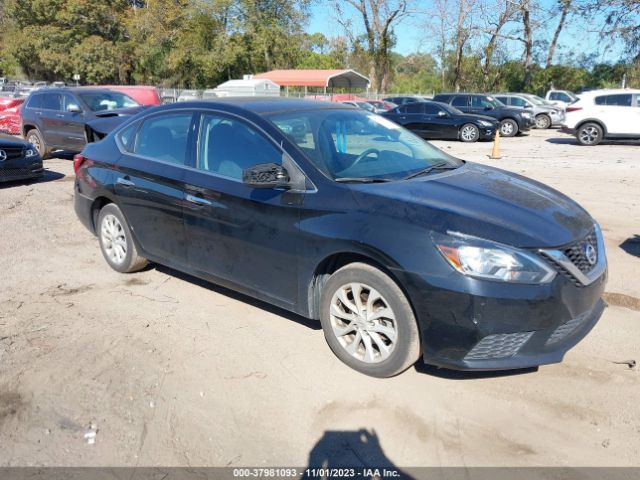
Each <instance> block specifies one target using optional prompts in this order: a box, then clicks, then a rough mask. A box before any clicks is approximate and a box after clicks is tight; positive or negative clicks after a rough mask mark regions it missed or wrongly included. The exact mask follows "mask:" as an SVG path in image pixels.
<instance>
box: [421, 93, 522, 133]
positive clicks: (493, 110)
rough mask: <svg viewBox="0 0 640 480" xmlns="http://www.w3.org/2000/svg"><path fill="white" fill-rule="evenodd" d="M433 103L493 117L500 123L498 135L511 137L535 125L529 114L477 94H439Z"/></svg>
mask: <svg viewBox="0 0 640 480" xmlns="http://www.w3.org/2000/svg"><path fill="white" fill-rule="evenodd" d="M433 100H434V101H435V102H443V103H448V104H450V105H452V106H454V107H456V108H457V109H458V110H462V111H463V112H464V113H477V114H481V115H487V116H489V117H493V118H495V119H496V120H498V121H499V122H500V135H502V136H503V137H513V136H515V135H517V134H518V133H520V132H527V131H529V130H530V129H531V127H532V126H533V125H535V118H534V117H533V115H532V114H531V112H527V111H523V110H522V109H518V108H511V107H507V106H506V105H505V104H504V103H502V102H500V101H499V100H497V99H496V98H495V97H492V96H490V95H482V94H479V93H440V94H438V95H436V96H435V97H433Z"/></svg>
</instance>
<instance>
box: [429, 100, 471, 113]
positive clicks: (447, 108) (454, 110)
mask: <svg viewBox="0 0 640 480" xmlns="http://www.w3.org/2000/svg"><path fill="white" fill-rule="evenodd" d="M434 103H436V104H437V105H438V108H439V109H441V110H444V111H446V112H448V113H450V114H452V115H464V112H463V111H462V110H458V109H457V108H456V107H454V106H453V105H449V104H448V103H440V102H434Z"/></svg>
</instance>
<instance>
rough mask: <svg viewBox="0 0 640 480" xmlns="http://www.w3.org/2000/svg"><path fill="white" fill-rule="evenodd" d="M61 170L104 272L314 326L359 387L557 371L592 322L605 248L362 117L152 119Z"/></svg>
mask: <svg viewBox="0 0 640 480" xmlns="http://www.w3.org/2000/svg"><path fill="white" fill-rule="evenodd" d="M74 169H75V170H76V181H75V184H74V185H75V210H76V213H77V214H78V217H79V218H80V220H81V221H82V223H83V224H84V225H85V226H86V227H87V228H88V229H89V230H90V231H91V232H93V233H95V234H96V236H97V237H98V242H99V245H100V248H101V250H102V253H103V256H104V258H105V260H106V262H107V263H108V264H109V265H110V266H111V267H112V268H113V269H115V270H116V271H119V272H123V273H124V272H134V271H137V270H140V269H142V268H144V266H145V265H146V263H147V261H148V260H149V261H152V262H158V263H160V264H165V265H168V266H171V267H172V268H175V269H178V270H182V271H185V272H188V273H190V274H193V275H196V276H198V277H202V278H204V279H207V280H211V281H213V282H216V283H218V284H221V285H224V286H227V287H229V288H232V289H235V290H238V291H241V292H243V293H246V294H248V295H251V296H254V297H257V298H259V299H261V300H264V301H266V302H269V303H271V304H274V305H277V306H280V307H282V308H285V309H287V310H291V311H294V312H296V313H299V314H301V315H304V316H306V317H309V318H313V319H318V320H320V322H321V324H322V327H323V329H324V333H325V337H326V339H327V342H328V344H329V346H330V347H331V349H332V350H333V351H334V352H335V354H336V355H337V356H338V357H339V358H340V359H341V360H342V361H343V362H345V363H346V364H347V365H349V366H351V367H353V368H355V369H357V370H359V371H360V372H363V373H366V374H368V375H373V376H378V377H386V376H391V375H394V374H397V373H399V372H401V371H403V370H404V369H406V368H407V367H408V366H409V365H411V364H413V363H414V362H415V361H416V360H417V359H418V358H419V357H420V354H421V353H422V356H423V358H424V360H425V362H427V363H431V364H435V365H440V366H444V367H452V368H458V369H505V368H521V367H528V366H532V365H540V364H544V363H553V362H559V361H560V360H562V357H563V355H564V353H565V352H566V351H567V350H568V349H570V348H571V347H573V346H574V345H575V344H576V343H577V342H578V341H580V339H582V337H584V336H585V335H586V334H587V333H588V332H589V330H591V328H592V327H593V326H594V325H595V323H596V322H597V321H598V318H599V317H600V315H601V313H602V311H603V308H604V305H603V302H602V300H600V297H601V295H602V292H603V290H604V286H605V281H606V277H607V274H606V270H607V268H606V267H607V261H606V256H605V250H604V242H603V238H602V233H601V232H600V228H599V227H598V225H597V224H596V222H595V221H594V220H593V218H592V217H591V216H590V215H589V214H588V213H587V212H586V211H585V210H583V209H582V208H581V207H580V206H579V205H577V204H576V203H575V202H574V201H572V200H571V199H569V198H567V197H566V196H564V195H562V194H561V193H560V192H557V191H555V190H553V189H551V188H548V187H545V186H544V185H542V184H540V183H538V182H535V181H533V180H528V179H526V178H524V177H521V176H519V175H516V174H514V173H509V172H506V171H504V170H498V169H495V168H491V167H487V166H484V165H480V164H474V163H471V162H464V161H462V160H458V159H456V158H453V157H451V156H450V155H447V154H446V153H444V152H443V151H441V150H438V149H437V148H435V147H433V146H432V145H430V144H429V143H427V142H425V141H424V140H422V139H421V138H419V137H417V136H416V135H414V134H413V133H411V132H409V131H408V130H406V129H404V128H402V127H400V126H399V125H397V124H395V123H393V122H391V121H390V120H388V119H386V118H384V117H382V116H380V115H376V114H372V113H369V112H367V111H365V110H362V109H360V108H353V107H348V106H345V105H340V104H336V103H329V102H320V101H308V100H298V99H281V98H231V99H216V101H206V102H203V101H198V102H186V103H179V104H173V105H166V106H162V107H156V108H153V109H149V110H147V111H145V112H143V113H141V114H140V115H138V116H137V117H134V118H133V119H132V120H131V121H129V122H127V123H126V124H124V125H122V126H120V127H118V129H117V130H116V131H114V132H113V133H112V134H110V135H109V136H108V137H107V138H105V139H104V140H102V141H100V142H97V143H92V144H89V145H87V147H86V148H85V149H84V151H83V152H82V153H81V154H79V155H76V157H75V159H74ZM96 268H100V267H96ZM113 301H117V297H116V296H114V298H113ZM96 308H100V306H99V305H96ZM220 321H227V322H232V321H233V320H232V319H220ZM229 328H233V327H232V325H231V324H230V325H229ZM256 348H258V347H256ZM264 348H270V347H269V345H268V342H267V343H265V344H264Z"/></svg>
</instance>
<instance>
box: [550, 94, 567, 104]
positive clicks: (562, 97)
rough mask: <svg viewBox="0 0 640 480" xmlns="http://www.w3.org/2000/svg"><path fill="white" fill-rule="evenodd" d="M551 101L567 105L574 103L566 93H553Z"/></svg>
mask: <svg viewBox="0 0 640 480" xmlns="http://www.w3.org/2000/svg"><path fill="white" fill-rule="evenodd" d="M549 100H559V101H561V102H567V103H571V102H572V100H571V98H570V97H569V95H567V94H566V93H564V92H551V94H550V95H549Z"/></svg>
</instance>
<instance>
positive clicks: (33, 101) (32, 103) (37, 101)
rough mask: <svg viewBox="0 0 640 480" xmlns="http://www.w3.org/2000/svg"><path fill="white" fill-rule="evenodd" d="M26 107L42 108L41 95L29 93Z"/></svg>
mask: <svg viewBox="0 0 640 480" xmlns="http://www.w3.org/2000/svg"><path fill="white" fill-rule="evenodd" d="M27 108H42V95H31V98H29V101H28V102H27Z"/></svg>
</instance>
